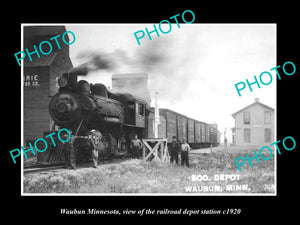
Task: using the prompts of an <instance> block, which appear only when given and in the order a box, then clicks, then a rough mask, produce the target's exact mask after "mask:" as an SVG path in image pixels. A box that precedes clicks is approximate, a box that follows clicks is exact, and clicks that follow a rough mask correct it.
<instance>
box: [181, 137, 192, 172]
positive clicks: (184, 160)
mask: <svg viewBox="0 0 300 225" xmlns="http://www.w3.org/2000/svg"><path fill="white" fill-rule="evenodd" d="M190 150H191V147H190V145H189V144H188V143H186V138H183V139H182V144H181V165H182V166H183V165H184V164H185V165H186V166H187V167H189V166H190V163H189V151H190Z"/></svg>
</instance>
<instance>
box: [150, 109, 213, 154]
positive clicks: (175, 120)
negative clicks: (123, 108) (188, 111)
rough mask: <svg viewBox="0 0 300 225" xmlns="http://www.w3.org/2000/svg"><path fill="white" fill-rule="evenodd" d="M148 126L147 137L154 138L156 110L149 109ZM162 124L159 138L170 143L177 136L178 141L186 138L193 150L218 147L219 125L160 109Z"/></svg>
mask: <svg viewBox="0 0 300 225" xmlns="http://www.w3.org/2000/svg"><path fill="white" fill-rule="evenodd" d="M147 117H148V126H147V127H146V128H147V129H146V132H145V135H146V136H147V137H150V138H152V137H154V130H153V127H154V126H153V123H154V108H153V107H150V108H149V109H148V115H147ZM159 119H160V124H159V125H158V137H159V138H167V140H168V143H170V142H171V141H172V137H173V136H176V137H177V139H178V141H180V142H181V141H182V139H183V138H186V140H187V142H188V143H189V145H190V146H191V147H192V148H193V149H200V148H207V147H210V146H211V145H212V146H214V147H215V146H218V145H219V142H218V139H217V134H218V128H217V124H207V123H204V122H201V121H197V120H195V119H192V118H189V117H187V116H185V115H182V114H180V113H177V112H175V111H172V110H170V109H164V108H162V109H159Z"/></svg>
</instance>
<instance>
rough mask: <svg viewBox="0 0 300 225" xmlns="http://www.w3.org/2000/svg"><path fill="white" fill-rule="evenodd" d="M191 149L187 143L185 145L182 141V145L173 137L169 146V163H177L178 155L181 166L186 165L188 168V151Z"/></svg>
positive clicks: (184, 140) (183, 140) (184, 141)
mask: <svg viewBox="0 0 300 225" xmlns="http://www.w3.org/2000/svg"><path fill="white" fill-rule="evenodd" d="M190 150H191V147H190V145H189V144H188V143H186V139H185V138H183V139H182V143H180V142H179V141H177V138H176V136H173V140H172V143H171V144H170V148H169V154H170V162H171V163H173V162H174V160H175V162H176V164H178V163H179V160H178V159H179V157H178V156H179V153H180V157H181V165H186V166H187V167H189V166H190V163H189V151H190Z"/></svg>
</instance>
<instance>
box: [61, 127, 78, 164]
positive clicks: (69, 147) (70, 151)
mask: <svg viewBox="0 0 300 225" xmlns="http://www.w3.org/2000/svg"><path fill="white" fill-rule="evenodd" d="M69 132H70V135H71V138H70V140H69V141H68V142H63V143H62V145H63V152H64V156H65V161H66V168H67V169H76V152H75V149H74V140H75V136H74V135H73V134H72V131H69ZM62 137H63V139H64V140H67V139H68V138H69V137H68V134H67V132H64V133H63V135H62Z"/></svg>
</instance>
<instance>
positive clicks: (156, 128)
mask: <svg viewBox="0 0 300 225" xmlns="http://www.w3.org/2000/svg"><path fill="white" fill-rule="evenodd" d="M157 95H158V92H155V111H154V138H158V124H160V121H159V108H158V101H157Z"/></svg>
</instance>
